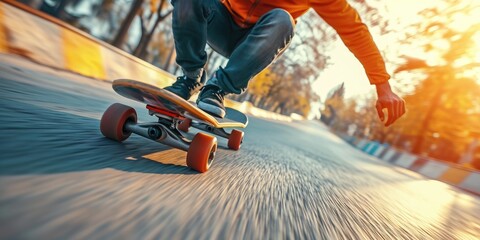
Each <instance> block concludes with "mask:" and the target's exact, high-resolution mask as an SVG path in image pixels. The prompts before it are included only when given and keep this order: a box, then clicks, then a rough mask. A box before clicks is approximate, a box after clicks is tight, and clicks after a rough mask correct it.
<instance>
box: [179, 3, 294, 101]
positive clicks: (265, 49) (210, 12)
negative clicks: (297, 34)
mask: <svg viewBox="0 0 480 240" xmlns="http://www.w3.org/2000/svg"><path fill="white" fill-rule="evenodd" d="M172 4H173V7H174V9H173V23H172V29H173V36H174V38H175V50H176V53H177V59H176V61H177V64H178V65H180V66H181V67H182V69H183V71H184V73H185V75H187V76H188V77H191V78H194V77H199V76H201V74H202V72H203V68H204V66H205V64H206V62H207V53H206V52H205V46H206V44H207V43H208V44H209V45H210V47H211V48H212V49H213V50H215V51H216V52H218V53H219V54H221V55H223V56H224V57H226V58H228V59H229V61H228V63H227V65H226V66H225V67H224V68H220V69H219V70H218V71H217V72H216V74H215V75H216V79H215V78H213V79H214V80H213V81H215V82H214V83H213V84H216V85H218V86H220V87H221V88H222V89H223V90H224V91H225V92H227V93H235V94H240V93H242V92H244V91H245V89H246V88H247V85H248V82H249V81H250V79H252V78H253V77H254V76H255V75H257V74H258V73H260V72H261V71H262V70H263V69H265V68H266V67H268V65H270V64H271V63H272V62H273V61H274V60H275V59H276V58H277V57H278V56H280V55H281V54H282V53H283V51H284V50H285V49H286V48H287V47H288V45H289V43H290V41H291V39H292V37H293V34H294V28H295V23H294V21H293V18H292V17H291V15H290V14H289V13H288V12H287V11H285V10H283V9H272V10H271V11H269V12H267V13H266V14H264V15H263V16H262V17H261V18H260V19H259V20H258V22H257V23H256V24H255V25H254V26H252V27H250V28H241V27H239V26H238V25H237V24H236V23H235V22H234V21H233V19H232V17H231V15H230V12H229V11H228V10H227V9H226V7H225V6H223V5H222V3H221V2H220V1H219V0H172ZM207 84H212V83H211V82H209V83H207Z"/></svg>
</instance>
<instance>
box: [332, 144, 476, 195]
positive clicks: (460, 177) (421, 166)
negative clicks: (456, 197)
mask: <svg viewBox="0 0 480 240" xmlns="http://www.w3.org/2000/svg"><path fill="white" fill-rule="evenodd" d="M341 137H342V138H343V139H344V140H345V141H347V142H348V143H350V144H351V145H353V146H355V147H356V148H358V149H360V150H361V151H363V152H365V153H367V154H369V155H372V156H374V157H377V158H378V159H380V160H382V161H385V162H388V163H390V164H394V165H396V166H399V167H403V168H406V169H409V170H411V171H414V172H418V173H420V174H422V175H424V176H426V177H428V178H431V179H435V180H438V181H442V182H445V183H448V184H450V185H453V186H456V187H459V188H461V189H464V190H467V191H469V192H472V193H475V194H478V195H480V171H477V170H474V169H470V168H467V167H464V166H462V165H459V164H453V163H449V162H444V161H440V160H436V159H433V158H429V157H424V156H417V155H413V154H411V153H408V152H404V151H400V150H398V149H395V148H392V147H390V146H388V145H385V144H381V143H379V142H375V141H370V140H366V139H358V138H355V137H350V136H341Z"/></svg>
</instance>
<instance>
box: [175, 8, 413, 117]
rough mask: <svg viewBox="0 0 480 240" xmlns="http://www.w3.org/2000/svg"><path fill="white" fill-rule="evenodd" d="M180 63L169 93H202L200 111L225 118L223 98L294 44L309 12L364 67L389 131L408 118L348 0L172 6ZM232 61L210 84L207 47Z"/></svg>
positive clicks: (240, 88)
mask: <svg viewBox="0 0 480 240" xmlns="http://www.w3.org/2000/svg"><path fill="white" fill-rule="evenodd" d="M171 2H172V5H173V7H174V10H173V23H172V28H173V35H174V38H175V49H176V52H177V59H176V61H177V63H178V64H179V65H180V66H181V67H182V70H183V72H184V76H182V77H178V78H177V81H176V82H175V83H174V84H173V85H172V86H169V87H167V88H166V89H167V90H169V91H171V92H173V93H175V94H177V95H179V96H181V97H182V98H184V99H187V100H188V99H189V98H190V97H191V96H192V95H193V94H195V93H197V92H198V91H200V90H201V93H200V95H199V97H198V100H197V104H198V107H199V108H201V109H203V110H205V111H207V112H209V113H211V114H214V115H217V116H220V117H223V116H224V115H225V107H224V104H223V102H224V97H225V96H226V95H227V94H240V93H242V92H244V91H245V90H246V88H247V85H248V82H249V81H250V79H252V78H253V77H254V76H255V75H257V74H258V73H260V72H261V71H262V70H263V69H265V68H266V67H267V66H268V65H270V64H271V63H272V62H273V61H274V60H275V59H276V58H277V57H279V56H280V55H281V54H282V53H283V52H284V50H285V49H286V48H287V47H288V45H289V44H290V41H291V39H292V37H293V34H294V28H295V19H296V18H298V17H300V16H301V15H302V14H304V13H305V12H306V11H307V10H309V9H310V8H313V9H314V10H315V11H316V12H317V13H318V15H319V16H320V17H321V18H323V19H324V20H325V21H326V22H327V23H328V24H329V25H331V26H332V27H333V28H334V29H335V30H336V31H337V33H338V34H339V35H340V38H341V39H342V41H343V42H344V43H345V45H346V46H347V47H348V48H349V49H350V51H351V52H352V53H353V54H354V55H355V56H356V57H357V59H358V60H359V61H360V62H361V63H362V65H363V67H364V68H365V71H366V73H367V76H368V79H369V81H370V83H371V84H375V86H376V90H377V95H378V100H377V104H376V108H377V112H378V115H379V117H380V119H381V120H382V121H383V120H384V118H385V116H384V114H383V112H382V109H383V108H387V109H388V120H387V121H386V123H385V125H386V126H389V125H390V124H392V123H393V122H395V120H397V119H398V118H399V117H400V116H402V115H403V114H404V113H405V103H404V100H403V99H401V98H400V97H398V96H397V95H396V94H395V93H393V92H392V90H391V88H390V85H389V83H388V80H389V78H390V76H389V75H388V73H387V72H386V69H385V63H384V61H383V59H382V56H381V55H380V52H379V50H378V48H377V46H376V45H375V43H374V42H373V39H372V37H371V35H370V33H369V31H368V29H367V27H366V26H365V25H364V24H363V23H362V22H361V20H360V17H359V15H358V13H357V12H356V11H355V10H354V9H353V8H352V7H351V6H350V5H349V4H348V3H347V2H346V0H311V1H305V0H288V1H286V0H255V1H251V0H172V1H171ZM207 43H208V44H209V45H210V46H211V47H212V49H214V50H215V51H216V52H218V53H220V54H221V55H223V56H225V57H226V58H228V59H229V61H228V63H227V65H226V66H225V67H224V68H222V67H220V68H219V69H218V70H217V71H216V72H215V73H214V74H213V77H212V78H211V79H209V80H208V81H206V74H205V71H204V66H205V63H206V61H207V53H206V52H205V46H206V44H207Z"/></svg>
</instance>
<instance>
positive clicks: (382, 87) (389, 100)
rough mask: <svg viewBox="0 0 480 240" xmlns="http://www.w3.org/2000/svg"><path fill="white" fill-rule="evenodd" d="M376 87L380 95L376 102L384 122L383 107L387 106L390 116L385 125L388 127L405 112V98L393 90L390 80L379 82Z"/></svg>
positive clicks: (379, 114)
mask: <svg viewBox="0 0 480 240" xmlns="http://www.w3.org/2000/svg"><path fill="white" fill-rule="evenodd" d="M376 87H377V95H378V100H377V104H376V107H377V113H378V117H379V118H380V120H381V121H382V122H383V121H384V120H385V114H384V113H383V109H384V108H386V109H387V111H388V118H387V122H385V127H388V126H390V125H392V123H394V122H395V121H396V120H397V119H398V118H400V117H401V116H402V115H403V114H404V113H405V100H403V99H402V98H401V97H399V96H397V94H395V93H393V92H392V89H391V88H390V84H389V83H388V82H384V83H380V84H377V85H376Z"/></svg>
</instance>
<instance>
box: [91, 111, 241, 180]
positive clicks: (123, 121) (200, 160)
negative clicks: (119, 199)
mask: <svg viewBox="0 0 480 240" xmlns="http://www.w3.org/2000/svg"><path fill="white" fill-rule="evenodd" d="M147 108H148V109H149V110H150V111H149V113H150V114H151V115H155V116H157V117H158V122H147V123H137V113H136V111H135V109H133V108H131V107H129V106H126V105H123V104H120V103H115V104H112V105H111V106H110V107H109V108H108V109H107V110H106V111H105V112H104V114H103V116H102V119H101V120H100V130H101V132H102V134H103V135H104V136H105V137H107V138H110V139H113V140H116V141H119V142H122V141H124V140H126V139H127V138H128V137H129V136H130V135H131V134H132V133H135V134H137V135H140V136H142V137H145V138H148V139H151V140H153V141H156V142H160V143H163V144H165V145H168V146H171V147H174V148H178V149H181V150H183V151H186V152H187V159H186V160H187V161H186V162H187V166H189V167H190V168H192V169H194V170H196V171H198V172H206V171H207V170H208V169H209V168H210V165H211V164H212V162H213V160H214V158H215V153H216V151H217V138H216V137H214V136H210V135H207V134H205V133H202V132H199V133H197V134H195V136H194V137H193V139H191V140H190V139H188V138H186V137H185V136H183V134H182V133H181V131H180V130H179V128H181V127H179V126H180V125H181V124H182V122H183V121H188V122H189V123H192V122H191V119H188V118H185V117H183V119H182V117H181V116H172V114H170V113H167V112H166V111H164V110H161V109H158V108H155V107H151V106H147ZM157 110H160V111H157ZM191 126H192V127H198V128H199V129H201V130H207V131H209V132H212V133H215V134H218V135H219V136H222V137H226V138H228V139H229V143H228V145H229V147H231V146H234V144H236V143H235V142H234V141H231V140H230V139H234V138H233V137H236V138H235V139H237V145H238V148H239V147H240V144H241V141H242V139H243V132H241V131H238V130H235V129H234V130H232V133H230V134H228V133H227V132H226V131H225V130H224V129H216V128H213V127H211V126H208V125H207V124H204V123H200V122H199V123H193V124H192V125H191ZM184 127H185V126H184ZM183 130H187V131H188V127H187V128H186V129H183ZM237 132H240V133H241V136H240V137H241V138H239V135H238V133H237ZM232 136H233V137H232ZM234 147H235V146H234Z"/></svg>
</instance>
